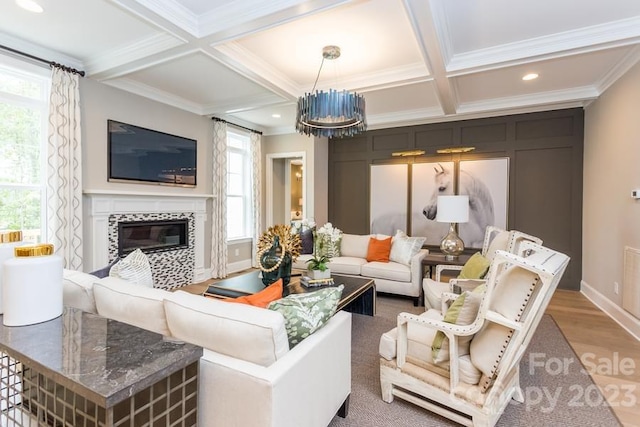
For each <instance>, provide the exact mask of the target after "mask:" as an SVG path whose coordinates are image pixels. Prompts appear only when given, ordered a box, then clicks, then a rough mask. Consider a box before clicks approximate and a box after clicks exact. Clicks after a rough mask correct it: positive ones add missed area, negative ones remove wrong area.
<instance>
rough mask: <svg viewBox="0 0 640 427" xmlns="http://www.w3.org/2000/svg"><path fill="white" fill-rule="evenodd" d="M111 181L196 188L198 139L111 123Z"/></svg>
mask: <svg viewBox="0 0 640 427" xmlns="http://www.w3.org/2000/svg"><path fill="white" fill-rule="evenodd" d="M107 128H108V134H109V135H108V136H109V139H108V146H109V181H116V182H117V181H120V182H123V181H131V182H140V183H153V184H165V185H178V186H184V187H195V186H196V164H197V156H196V154H197V153H196V151H197V150H196V148H197V147H196V145H197V144H196V140H195V139H189V138H183V137H181V136H176V135H169V134H167V133H163V132H158V131H155V130H151V129H145V128H142V127H139V126H134V125H130V124H127V123H121V122H117V121H115V120H108V121H107Z"/></svg>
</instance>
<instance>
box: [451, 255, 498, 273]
mask: <svg viewBox="0 0 640 427" xmlns="http://www.w3.org/2000/svg"><path fill="white" fill-rule="evenodd" d="M490 265H491V261H489V260H488V259H487V258H485V257H484V256H483V255H482V254H481V253H480V252H476V253H475V254H473V255H472V256H471V258H469V260H468V261H467V262H465V263H464V266H462V270H460V274H459V275H458V279H482V278H484V276H485V274H487V271H489V266H490Z"/></svg>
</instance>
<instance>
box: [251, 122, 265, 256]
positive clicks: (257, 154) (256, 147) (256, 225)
mask: <svg viewBox="0 0 640 427" xmlns="http://www.w3.org/2000/svg"><path fill="white" fill-rule="evenodd" d="M261 140H262V138H261V136H260V134H259V133H256V132H251V168H252V171H253V175H252V177H251V187H252V192H251V195H252V198H253V200H252V205H253V206H252V208H253V210H252V212H253V249H252V257H251V259H252V261H251V265H252V266H253V267H255V268H257V267H258V261H257V258H256V257H257V254H256V250H257V245H258V238H259V237H260V235H261V234H262V222H261V221H260V218H261V216H260V211H261V209H262V205H261V202H260V201H261V198H262V195H261V193H260V188H261V187H262V168H261V163H262V162H261V160H262V159H261V150H260V144H261Z"/></svg>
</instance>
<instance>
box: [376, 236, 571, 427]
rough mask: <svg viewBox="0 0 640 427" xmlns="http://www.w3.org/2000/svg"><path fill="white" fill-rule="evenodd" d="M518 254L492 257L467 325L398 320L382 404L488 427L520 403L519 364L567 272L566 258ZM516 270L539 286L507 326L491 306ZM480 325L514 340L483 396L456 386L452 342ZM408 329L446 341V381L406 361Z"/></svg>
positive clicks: (384, 368) (384, 363)
mask: <svg viewBox="0 0 640 427" xmlns="http://www.w3.org/2000/svg"><path fill="white" fill-rule="evenodd" d="M520 253H521V254H522V255H524V256H518V255H515V254H511V253H508V252H505V251H497V253H496V257H495V258H494V261H493V262H492V264H491V267H490V269H489V273H488V278H487V281H486V284H487V290H486V293H485V296H484V298H483V300H482V302H481V303H480V308H479V311H478V315H477V317H476V319H475V321H474V322H473V323H472V324H470V325H464V326H460V325H454V324H451V323H446V322H443V321H439V320H434V319H431V318H427V317H422V316H416V315H413V314H409V313H400V314H399V315H398V328H397V353H396V354H397V356H396V359H395V360H391V361H389V360H386V359H384V358H381V359H380V381H381V386H382V399H383V400H384V401H385V402H388V403H391V402H392V401H393V398H394V396H397V397H399V398H401V399H404V400H407V401H409V402H412V403H414V404H416V405H418V406H420V407H423V408H425V409H427V410H430V411H432V412H436V413H438V414H440V415H443V416H445V417H447V418H450V419H452V420H454V421H456V422H458V423H460V424H463V425H467V426H493V425H495V423H496V422H497V420H498V419H499V418H500V415H501V414H502V412H503V411H504V409H505V407H506V406H507V404H508V403H509V400H510V399H511V398H514V399H516V400H517V401H520V402H522V401H523V400H524V395H523V393H522V390H521V389H520V384H519V379H520V377H519V363H520V360H521V359H522V356H523V355H524V353H525V351H526V349H527V346H528V345H529V342H530V341H531V338H532V336H533V334H534V332H535V330H536V328H537V326H538V324H539V323H540V320H541V318H542V316H543V314H544V311H545V309H546V307H547V305H548V304H549V301H550V299H551V297H552V295H553V292H554V291H555V289H556V287H557V285H558V282H559V281H560V278H561V277H562V274H563V273H564V271H565V269H566V266H567V264H568V262H569V257H568V256H566V255H564V254H562V253H559V252H556V251H553V250H551V249H548V248H545V247H543V246H540V245H536V244H535V243H532V242H524V243H522V245H521V248H520ZM516 267H521V268H523V269H525V270H528V271H531V272H533V273H535V274H536V275H537V277H538V278H539V281H538V283H537V285H536V286H535V289H534V292H533V294H532V295H531V297H530V298H529V300H528V302H527V304H526V307H525V309H524V311H523V313H522V315H521V317H520V319H519V320H518V321H512V320H510V319H507V318H505V317H504V316H503V315H501V314H500V313H498V312H495V311H493V310H491V303H492V299H493V297H494V288H495V286H496V283H497V281H498V280H499V278H500V276H501V275H502V274H503V273H504V272H505V271H507V269H511V268H516ZM445 297H450V295H445ZM485 322H494V323H497V324H499V325H503V326H505V327H507V328H509V329H511V330H512V331H513V334H512V336H511V339H510V340H509V341H508V344H507V345H506V347H505V350H504V352H503V354H502V357H501V358H500V359H499V363H498V367H497V370H496V373H495V376H494V382H493V385H492V386H491V387H490V388H489V389H488V390H487V391H486V392H483V391H482V389H481V387H480V386H478V385H470V384H466V383H464V382H461V381H460V379H459V378H460V375H459V365H458V346H457V341H458V337H461V336H469V335H474V334H476V333H477V332H478V331H479V330H480V329H481V328H482V326H483V325H484V323H485ZM411 323H414V324H419V325H422V326H426V327H430V328H435V329H437V330H440V331H442V332H444V334H445V335H446V336H447V337H448V338H449V342H450V344H449V355H450V362H449V375H448V378H447V376H446V375H443V374H442V372H443V368H438V367H435V366H434V368H436V369H427V368H426V367H425V366H418V365H415V364H413V363H411V362H409V361H407V349H408V336H407V331H408V325H409V324H411ZM429 345H430V343H429ZM461 414H463V415H461Z"/></svg>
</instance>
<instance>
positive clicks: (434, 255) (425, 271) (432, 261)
mask: <svg viewBox="0 0 640 427" xmlns="http://www.w3.org/2000/svg"><path fill="white" fill-rule="evenodd" d="M469 258H471V254H461V255H459V256H458V257H457V258H455V259H452V260H449V259H446V258H445V255H444V254H443V253H442V252H429V253H428V254H427V255H426V256H425V257H424V258H423V259H422V277H423V278H425V277H428V278H430V279H433V271H434V267H435V266H436V265H464V264H465V263H466V262H467V261H469ZM419 304H420V305H424V290H423V289H422V288H421V289H420V299H419Z"/></svg>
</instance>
